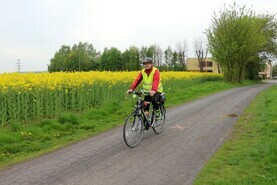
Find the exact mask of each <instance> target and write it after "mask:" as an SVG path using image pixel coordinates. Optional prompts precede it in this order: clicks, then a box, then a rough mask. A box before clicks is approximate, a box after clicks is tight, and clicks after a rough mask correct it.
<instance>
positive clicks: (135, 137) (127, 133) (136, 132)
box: [123, 114, 143, 148]
mask: <svg viewBox="0 0 277 185" xmlns="http://www.w3.org/2000/svg"><path fill="white" fill-rule="evenodd" d="M142 134H143V122H142V119H141V118H140V117H139V116H138V115H136V114H131V115H130V116H128V118H127V119H126V121H125V124H124V128H123V138H124V141H125V143H126V145H127V146H129V147H131V148H133V147H135V146H137V145H138V144H139V142H140V141H141V138H142Z"/></svg>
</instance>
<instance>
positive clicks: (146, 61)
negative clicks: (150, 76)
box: [142, 57, 153, 64]
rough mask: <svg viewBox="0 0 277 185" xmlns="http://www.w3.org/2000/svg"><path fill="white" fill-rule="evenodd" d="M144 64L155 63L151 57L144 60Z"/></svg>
mask: <svg viewBox="0 0 277 185" xmlns="http://www.w3.org/2000/svg"><path fill="white" fill-rule="evenodd" d="M144 63H151V64H152V63H153V59H152V58H150V57H146V58H145V59H144V60H143V62H142V64H144Z"/></svg>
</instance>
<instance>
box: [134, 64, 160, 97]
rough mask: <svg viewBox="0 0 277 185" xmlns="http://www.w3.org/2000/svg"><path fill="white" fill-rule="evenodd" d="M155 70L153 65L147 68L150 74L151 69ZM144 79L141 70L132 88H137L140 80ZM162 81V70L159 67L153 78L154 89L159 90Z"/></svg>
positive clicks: (147, 72)
mask: <svg viewBox="0 0 277 185" xmlns="http://www.w3.org/2000/svg"><path fill="white" fill-rule="evenodd" d="M152 70H153V67H151V68H150V69H149V70H147V69H145V72H146V74H147V75H148V76H149V74H150V73H151V71H152ZM141 81H142V71H140V73H139V75H138V77H137V78H136V79H135V81H134V82H133V84H132V85H131V89H133V90H134V89H135V88H136V87H137V86H138V85H139V84H140V82H141ZM159 83H160V72H159V69H157V70H156V71H155V73H154V78H153V84H152V90H153V91H157V90H158V85H159Z"/></svg>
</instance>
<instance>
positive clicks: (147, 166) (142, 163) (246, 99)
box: [0, 83, 271, 185]
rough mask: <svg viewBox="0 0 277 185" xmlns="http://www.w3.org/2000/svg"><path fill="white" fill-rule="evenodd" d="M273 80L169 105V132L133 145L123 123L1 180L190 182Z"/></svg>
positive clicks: (131, 184)
mask: <svg viewBox="0 0 277 185" xmlns="http://www.w3.org/2000/svg"><path fill="white" fill-rule="evenodd" d="M270 85H271V84H269V83H267V84H260V85H255V86H251V87H243V88H236V89H231V90H228V91H224V92H221V93H217V94H215V95H212V96H208V97H205V98H202V99H199V100H197V101H193V102H189V103H186V104H183V105H181V106H178V107H175V108H171V109H168V111H167V122H166V127H165V130H164V132H163V133H161V134H159V135H156V134H155V133H154V132H153V131H150V132H148V133H146V134H145V135H144V137H143V139H142V142H141V143H140V145H139V146H137V147H136V148H134V149H131V148H128V147H127V146H126V145H125V143H124V141H123V137H122V127H120V128H117V129H114V130H112V131H110V132H107V133H104V134H102V135H99V136H97V137H93V138H91V139H88V140H86V141H82V142H79V143H77V144H75V145H72V146H70V147H67V148H64V149H61V150H59V151H57V152H53V153H51V154H48V155H45V156H43V157H41V158H39V159H36V160H33V161H29V162H26V163H23V164H20V165H17V166H14V167H13V168H11V169H8V170H6V171H2V172H0V185H17V184H18V185H29V184H40V185H41V184H47V185H56V184H59V185H89V184H90V185H140V184H141V185H148V184H149V185H169V184H170V185H181V184H182V185H188V184H192V181H193V179H194V178H195V176H196V174H197V173H198V172H199V170H200V169H201V168H202V166H203V165H204V164H205V163H206V161H207V160H208V159H209V158H210V157H211V156H212V155H213V153H214V152H215V151H216V150H217V148H218V147H219V146H220V145H221V144H222V143H223V142H224V139H225V138H226V136H227V135H228V134H229V132H230V131H231V129H232V127H233V125H234V123H235V122H236V121H237V119H238V117H239V116H240V115H241V113H242V111H243V110H244V109H245V108H246V107H247V105H248V104H249V103H250V101H251V100H252V99H253V98H254V97H255V96H256V95H257V94H258V93H259V92H260V91H261V90H263V89H265V88H267V87H269V86H270Z"/></svg>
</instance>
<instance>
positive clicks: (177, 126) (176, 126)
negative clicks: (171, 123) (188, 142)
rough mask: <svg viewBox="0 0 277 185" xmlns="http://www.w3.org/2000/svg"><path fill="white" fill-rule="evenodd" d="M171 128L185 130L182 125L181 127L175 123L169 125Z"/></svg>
mask: <svg viewBox="0 0 277 185" xmlns="http://www.w3.org/2000/svg"><path fill="white" fill-rule="evenodd" d="M171 128H178V129H180V130H185V129H184V128H183V127H181V126H180V125H177V124H175V127H171Z"/></svg>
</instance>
